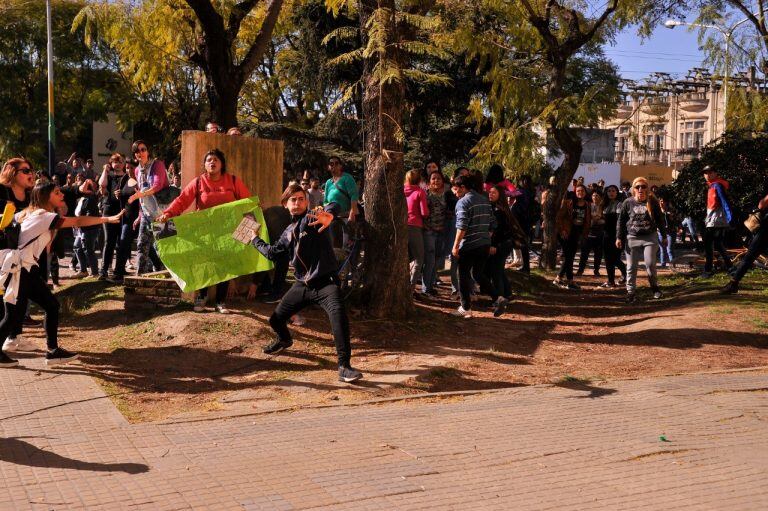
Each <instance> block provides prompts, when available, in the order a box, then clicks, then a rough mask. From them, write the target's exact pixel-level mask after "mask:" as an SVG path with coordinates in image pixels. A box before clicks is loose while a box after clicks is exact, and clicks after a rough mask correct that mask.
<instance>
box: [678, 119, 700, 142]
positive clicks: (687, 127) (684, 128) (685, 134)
mask: <svg viewBox="0 0 768 511" xmlns="http://www.w3.org/2000/svg"><path fill="white" fill-rule="evenodd" d="M705 123H706V121H685V122H681V123H680V149H698V148H700V147H702V146H703V145H704V133H705V131H706V128H705Z"/></svg>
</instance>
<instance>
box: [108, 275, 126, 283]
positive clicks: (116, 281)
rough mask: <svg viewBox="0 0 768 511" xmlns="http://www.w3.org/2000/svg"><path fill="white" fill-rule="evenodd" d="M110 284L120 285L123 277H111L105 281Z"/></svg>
mask: <svg viewBox="0 0 768 511" xmlns="http://www.w3.org/2000/svg"><path fill="white" fill-rule="evenodd" d="M107 280H109V282H111V283H112V284H122V283H123V276H122V275H113V276H112V277H111V278H109V279H107Z"/></svg>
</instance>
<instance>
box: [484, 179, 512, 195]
mask: <svg viewBox="0 0 768 511" xmlns="http://www.w3.org/2000/svg"><path fill="white" fill-rule="evenodd" d="M496 185H499V186H501V187H502V188H504V190H506V192H505V193H506V196H507V197H511V196H512V194H513V193H514V192H515V190H517V187H516V186H515V185H513V184H512V182H511V181H510V180H509V179H505V180H504V181H501V182H499V183H485V184H484V185H483V190H485V192H486V193H488V192H489V191H491V188H493V187H494V186H496Z"/></svg>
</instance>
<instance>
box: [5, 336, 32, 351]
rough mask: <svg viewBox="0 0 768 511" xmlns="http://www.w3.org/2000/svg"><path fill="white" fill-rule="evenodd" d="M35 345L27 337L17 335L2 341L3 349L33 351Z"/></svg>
mask: <svg viewBox="0 0 768 511" xmlns="http://www.w3.org/2000/svg"><path fill="white" fill-rule="evenodd" d="M36 349H37V346H36V345H35V343H34V342H32V341H30V340H29V339H25V338H24V337H22V336H20V335H17V336H16V337H9V338H7V339H6V340H5V342H4V343H3V351H7V352H12V351H35V350H36Z"/></svg>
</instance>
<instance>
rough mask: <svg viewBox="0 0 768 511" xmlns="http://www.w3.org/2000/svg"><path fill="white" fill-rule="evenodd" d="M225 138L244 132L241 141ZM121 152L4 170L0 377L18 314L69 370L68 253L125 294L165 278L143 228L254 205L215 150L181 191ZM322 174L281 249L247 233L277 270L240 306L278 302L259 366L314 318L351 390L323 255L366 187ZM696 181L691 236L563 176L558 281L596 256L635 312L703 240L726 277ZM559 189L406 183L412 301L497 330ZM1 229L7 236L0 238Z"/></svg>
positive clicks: (570, 282) (714, 185)
mask: <svg viewBox="0 0 768 511" xmlns="http://www.w3.org/2000/svg"><path fill="white" fill-rule="evenodd" d="M206 130H207V131H209V132H219V131H221V130H220V128H219V127H218V125H216V124H215V123H209V125H208V126H207V127H206ZM227 133H228V134H229V135H233V136H238V135H241V133H240V132H239V130H238V129H237V128H233V129H230V130H229V131H228V132H227ZM131 152H132V155H131V156H132V158H130V159H129V158H126V156H125V155H122V154H120V153H115V154H113V155H112V156H111V157H110V158H109V161H108V163H107V164H106V165H104V168H103V169H102V170H101V172H97V171H96V170H95V168H94V164H93V161H92V160H90V159H86V160H83V159H81V158H80V157H78V155H76V154H73V155H72V156H71V157H70V158H69V159H68V160H67V161H63V162H60V163H59V164H58V165H56V167H55V170H54V172H53V173H52V174H51V175H48V174H47V173H43V172H39V173H35V171H34V169H33V167H32V165H31V163H30V162H29V161H28V160H26V159H24V158H13V159H11V160H8V161H7V162H6V163H5V164H4V166H3V169H2V172H1V173H0V208H6V210H5V211H6V213H7V212H8V211H9V210H8V209H7V207H6V205H12V208H11V209H10V214H11V215H13V214H15V217H14V218H15V221H14V222H8V219H7V218H6V216H7V215H4V216H3V218H4V220H6V221H5V225H4V228H5V229H6V230H4V231H2V234H3V239H4V240H5V243H6V245H5V246H4V247H3V248H4V249H6V250H4V251H3V252H2V254H3V262H2V274H1V275H0V278H2V279H3V288H4V289H5V295H4V304H5V306H4V308H3V309H2V311H1V312H2V314H3V319H2V321H1V322H0V339H3V340H4V343H3V352H0V365H4V366H8V365H13V364H14V363H15V361H14V360H13V359H12V358H10V357H9V356H8V355H7V354H5V353H4V352H6V351H7V352H12V351H24V350H27V349H31V347H32V346H31V345H30V343H29V342H28V341H26V340H25V339H24V338H23V336H22V335H21V334H22V329H23V324H24V318H25V315H27V316H28V311H29V301H32V302H35V303H37V304H38V305H39V306H40V307H41V308H42V309H43V311H44V312H45V331H46V338H47V347H48V351H47V353H46V362H47V363H49V364H57V363H66V362H69V361H71V360H74V359H76V358H77V355H76V354H74V353H71V352H69V351H66V350H64V349H63V348H61V347H59V346H58V341H57V328H58V302H57V301H56V298H55V295H54V294H53V293H52V289H54V288H55V286H57V285H59V271H58V270H59V264H60V261H61V260H64V259H65V257H66V254H67V251H68V249H70V250H71V253H72V258H71V260H70V261H69V264H70V266H71V268H72V269H73V270H74V271H75V273H74V278H78V279H80V278H89V277H93V278H98V279H101V280H109V281H111V282H114V283H121V282H122V280H123V278H124V277H125V276H126V275H127V274H128V272H129V271H135V272H136V273H137V274H139V275H141V274H144V273H149V272H152V271H158V270H162V269H163V263H162V261H161V260H160V258H159V256H158V254H157V251H156V249H155V238H154V236H155V235H154V231H153V228H152V225H153V223H163V222H167V221H168V220H170V219H171V218H173V217H175V216H178V215H180V214H182V213H183V212H184V211H186V210H188V209H189V208H190V207H193V208H194V209H195V210H203V209H207V208H211V207H214V206H218V205H221V204H225V203H228V202H232V201H236V200H239V199H243V198H247V197H249V196H250V191H249V190H248V188H247V186H246V185H245V183H244V182H243V181H242V180H241V179H238V178H237V177H236V176H235V175H233V174H232V173H230V172H228V169H227V163H226V155H225V154H224V153H223V152H222V151H220V150H219V149H212V150H210V151H208V152H207V153H206V154H205V155H204V158H203V161H202V172H201V173H200V175H199V176H198V177H196V178H195V179H193V180H191V181H190V182H189V183H188V184H187V185H186V186H185V187H184V188H183V189H181V187H180V182H181V178H180V173H179V172H178V171H177V169H176V165H174V164H172V165H171V166H170V168H168V169H166V167H165V164H164V163H163V161H161V160H160V159H157V158H153V157H152V156H151V151H150V147H149V145H148V144H147V143H146V142H144V141H143V140H137V141H135V142H134V143H133V145H132V147H131ZM327 171H328V175H329V177H328V179H327V180H326V181H325V184H324V185H321V180H320V178H319V176H318V175H315V174H314V173H313V172H311V171H305V172H304V173H303V174H301V175H299V176H296V179H293V180H290V181H289V182H288V183H287V187H286V188H285V191H284V193H283V196H282V201H281V203H282V207H281V208H278V209H280V210H281V211H283V212H284V213H283V214H284V215H286V219H285V221H284V222H283V224H282V225H281V226H280V228H279V229H278V230H277V231H276V232H270V233H269V235H270V239H272V240H277V241H275V242H274V243H272V244H268V243H266V242H264V241H263V240H262V238H261V233H254V238H253V246H254V248H255V249H256V250H258V251H259V252H260V253H262V254H263V255H264V256H265V257H267V258H268V259H270V260H273V261H274V262H275V271H274V274H273V275H272V277H271V278H266V279H256V278H255V276H254V279H253V280H252V282H251V285H250V286H249V292H248V296H249V298H253V297H254V296H256V294H257V290H258V288H259V286H260V287H261V288H262V291H264V292H265V293H268V295H267V296H268V299H267V301H268V302H270V303H278V305H277V308H276V310H275V312H274V314H273V315H272V317H271V318H270V325H271V326H272V328H273V329H274V331H275V335H276V337H275V339H274V340H273V341H272V342H270V343H268V344H267V345H266V346H264V352H265V353H267V354H275V353H278V352H280V351H282V350H284V349H286V348H288V347H290V346H291V345H292V340H291V336H290V333H289V331H288V329H287V324H288V323H289V322H292V323H294V324H301V323H302V322H303V319H302V318H301V316H300V314H299V313H300V311H301V310H302V309H303V308H304V307H306V306H308V305H311V304H315V305H319V306H320V307H322V308H323V309H324V310H325V311H326V313H327V314H328V317H329V319H330V321H331V326H332V332H333V336H334V339H335V341H336V347H337V352H338V357H339V379H340V380H341V381H345V382H350V381H354V380H356V379H359V378H361V377H362V374H361V373H360V372H359V371H357V370H356V369H354V368H352V366H351V365H350V358H351V350H350V347H349V346H350V344H349V320H348V318H347V316H346V312H345V309H344V304H343V301H342V299H341V296H340V293H339V279H338V276H337V272H338V268H339V266H338V261H337V256H336V253H335V252H334V246H339V245H342V246H344V245H346V244H348V243H349V229H348V228H347V226H348V225H349V224H352V223H355V222H363V221H364V218H363V215H364V211H363V209H364V205H363V204H362V202H361V196H362V194H361V191H360V189H361V186H360V184H359V183H358V182H357V181H356V180H355V179H354V178H353V177H352V175H351V174H349V173H347V172H345V171H344V166H343V163H342V161H341V159H339V158H338V157H335V156H334V157H331V158H329V159H328V167H327ZM704 183H706V186H707V195H706V217H705V218H704V219H703V222H701V223H700V224H699V225H697V223H696V222H695V221H694V220H693V219H691V218H683V219H680V218H678V216H677V215H676V213H675V211H674V207H673V204H671V203H670V198H669V197H666V196H664V194H663V193H660V191H659V190H658V189H657V188H656V187H652V186H650V184H649V182H648V180H647V179H645V178H643V177H637V178H636V179H634V181H632V182H631V183H629V182H625V183H621V188H619V187H618V186H616V185H613V184H611V185H608V186H606V185H605V183H604V182H597V183H592V184H590V185H586V184H585V183H584V182H583V179H580V178H579V179H574V182H573V185H572V187H569V189H568V191H567V194H566V197H565V198H564V199H563V200H562V202H561V204H559V207H558V208H557V214H556V218H555V227H554V230H555V232H556V233H557V236H558V241H559V245H560V248H561V265H560V269H559V272H558V273H557V276H556V278H555V280H554V281H553V283H554V284H555V285H556V286H558V287H560V288H563V289H567V290H573V291H578V290H579V289H580V286H579V285H578V284H577V283H576V281H575V276H579V275H583V273H584V272H585V270H586V269H587V266H588V265H589V263H590V256H591V258H592V264H591V268H592V272H593V274H594V275H596V276H601V275H602V273H601V266H602V265H603V264H604V266H605V279H606V280H605V282H604V283H602V285H601V287H602V288H615V287H618V286H620V285H624V286H625V287H626V291H627V295H626V301H627V302H629V303H633V302H635V301H636V300H637V272H638V267H639V263H640V262H641V261H642V262H643V264H644V267H645V271H646V273H647V276H648V281H649V284H650V289H651V293H652V295H653V297H654V298H655V299H659V298H661V297H662V291H661V288H660V286H659V284H658V279H657V266H658V265H659V264H660V266H661V267H666V266H667V265H674V264H675V250H674V246H675V243H677V242H679V243H683V242H685V239H686V237H690V240H691V241H692V242H693V243H694V245H695V246H698V244H699V239H698V234H699V232H701V233H702V234H703V241H702V242H703V248H704V254H705V265H704V273H703V276H704V277H707V276H711V274H712V272H713V271H714V262H715V251H717V253H718V254H719V255H720V257H721V259H722V264H721V268H722V269H723V270H724V271H729V270H732V262H731V259H730V257H729V254H728V251H727V250H726V248H725V238H726V233H727V231H728V230H729V229H731V228H732V227H733V224H734V222H735V221H736V215H735V213H734V211H733V204H732V199H731V196H730V191H729V184H728V182H727V181H725V180H724V179H722V178H721V177H720V176H718V174H717V171H716V169H714V168H712V167H709V166H707V167H705V168H704V170H703V176H702V184H704ZM554 185H555V181H554V178H553V179H552V180H550V182H549V184H548V185H547V186H534V183H533V180H532V179H531V177H530V176H521V177H520V178H519V179H518V180H517V182H516V183H513V182H512V181H510V180H509V179H508V178H507V177H506V175H505V172H504V168H503V167H501V166H500V165H493V166H491V167H490V169H488V171H487V172H485V173H483V172H480V171H478V170H473V169H470V168H467V167H459V168H457V169H456V170H454V171H453V172H452V174H451V176H450V178H449V177H448V176H447V175H446V174H445V173H444V172H443V170H442V168H441V165H440V163H439V162H437V161H428V162H427V163H426V164H425V165H424V166H423V167H422V168H417V169H412V170H410V171H408V172H407V173H406V175H405V182H404V183H403V194H404V198H405V203H406V205H407V212H406V214H407V230H408V238H407V239H408V256H409V261H410V275H409V278H410V284H411V286H412V292H413V293H414V296H415V297H416V298H419V299H422V298H423V299H429V297H431V296H435V295H437V294H438V288H439V287H440V286H450V296H451V297H452V298H454V299H456V300H457V302H458V303H457V308H456V310H455V311H453V314H454V315H457V316H460V317H463V318H471V317H472V315H473V297H474V296H476V295H478V294H483V295H487V296H489V297H490V298H491V308H492V311H493V315H494V316H495V317H498V316H501V315H503V314H504V313H505V312H506V310H507V308H508V306H509V304H510V301H511V300H512V298H513V290H512V286H511V284H510V281H509V278H508V273H507V271H506V270H507V268H508V267H509V266H512V267H515V268H517V269H518V271H520V272H523V273H525V274H528V273H530V271H531V254H532V247H533V246H534V241H535V240H536V239H537V238H538V237H540V236H541V232H542V229H543V228H546V219H545V218H544V216H543V215H542V204H543V203H546V201H547V195H548V194H550V193H552V189H553V186H554ZM764 188H765V189H764V190H762V195H761V201H760V203H759V204H758V205H757V208H759V210H760V213H758V218H759V222H758V228H757V229H756V231H755V234H754V236H753V239H752V242H751V245H750V248H749V252H748V253H747V256H746V257H745V258H744V259H743V260H742V262H741V264H740V265H739V266H738V268H736V269H733V271H732V279H731V281H730V282H729V284H728V286H726V288H724V289H723V292H726V293H735V292H737V291H738V286H739V282H740V280H741V279H742V278H743V276H744V274H745V273H746V272H747V271H748V270H749V268H750V267H751V265H752V263H753V262H754V260H755V258H756V257H757V256H758V255H760V253H761V252H762V251H764V250H765V248H766V245H767V244H768V233H766V230H767V229H768V226H767V225H766V224H767V223H768V219H766V211H767V210H768V179H767V180H766V184H765V187H764ZM9 224H10V225H12V227H7V226H8V225H9ZM13 226H17V228H18V230H19V233H18V236H17V239H12V238H13V236H10V235H9V233H8V230H7V229H12V228H13ZM99 226H102V227H99ZM697 227H703V229H697ZM678 236H679V241H678ZM134 245H135V252H136V258H135V263H134V264H132V261H133V258H132V254H133V250H134V248H133V247H134ZM97 253H98V254H100V257H98V256H97ZM577 255H578V257H579V260H578V262H577V261H576V257H577ZM289 266H293V269H294V277H295V284H294V285H293V287H291V288H290V289H289V290H288V291H287V292H285V293H283V291H284V284H285V280H286V274H287V271H288V268H289ZM446 266H449V267H450V280H449V281H447V282H445V283H444V282H443V281H441V279H439V278H438V272H440V271H441V270H443V269H445V268H446ZM574 267H575V268H576V271H575V272H574ZM617 270H618V274H619V275H618V278H617V275H616V273H617ZM49 280H50V281H51V286H49V285H48V281H49ZM232 289H233V283H232V282H223V283H220V284H218V285H217V286H216V294H215V310H216V311H217V312H219V313H223V314H226V313H227V312H228V309H227V306H226V300H227V298H228V297H229V296H231V294H232ZM446 291H447V290H446ZM207 301H208V293H207V289H202V290H199V291H198V294H197V297H196V299H195V304H194V310H195V311H203V310H206V309H205V306H206V303H207ZM474 302H475V304H476V303H478V301H477V300H474Z"/></svg>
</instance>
